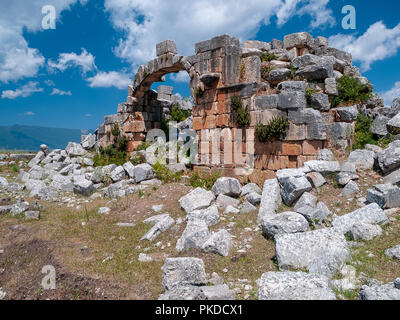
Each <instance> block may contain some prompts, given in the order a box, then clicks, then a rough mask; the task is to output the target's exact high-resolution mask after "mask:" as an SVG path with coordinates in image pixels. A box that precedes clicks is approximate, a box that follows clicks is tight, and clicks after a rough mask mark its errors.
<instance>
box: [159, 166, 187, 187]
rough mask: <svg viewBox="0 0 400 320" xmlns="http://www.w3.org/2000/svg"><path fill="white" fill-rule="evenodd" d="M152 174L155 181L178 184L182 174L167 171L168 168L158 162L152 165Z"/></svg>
mask: <svg viewBox="0 0 400 320" xmlns="http://www.w3.org/2000/svg"><path fill="white" fill-rule="evenodd" d="M153 170H154V174H155V175H156V177H157V179H159V180H161V181H163V182H164V183H168V182H179V181H180V180H181V178H182V174H183V173H182V172H172V171H170V170H168V168H167V167H166V166H164V165H162V164H160V163H159V162H157V163H156V164H155V165H153Z"/></svg>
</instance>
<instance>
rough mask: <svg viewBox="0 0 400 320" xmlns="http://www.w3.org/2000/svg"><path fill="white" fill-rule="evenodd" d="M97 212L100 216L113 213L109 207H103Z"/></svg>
mask: <svg viewBox="0 0 400 320" xmlns="http://www.w3.org/2000/svg"><path fill="white" fill-rule="evenodd" d="M97 212H98V214H109V213H110V212H111V209H110V208H108V207H101V208H99V210H98V211H97Z"/></svg>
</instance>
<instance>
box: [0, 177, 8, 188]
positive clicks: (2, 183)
mask: <svg viewBox="0 0 400 320" xmlns="http://www.w3.org/2000/svg"><path fill="white" fill-rule="evenodd" d="M7 187H8V181H7V179H6V178H3V177H0V188H7Z"/></svg>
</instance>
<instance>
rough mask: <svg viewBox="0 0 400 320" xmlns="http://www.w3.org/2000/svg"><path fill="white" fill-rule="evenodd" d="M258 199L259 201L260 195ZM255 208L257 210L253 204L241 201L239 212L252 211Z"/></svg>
mask: <svg viewBox="0 0 400 320" xmlns="http://www.w3.org/2000/svg"><path fill="white" fill-rule="evenodd" d="M260 201H261V196H260ZM256 210H257V208H256V207H255V206H254V205H252V204H251V203H250V202H249V201H244V202H243V203H242V205H241V206H240V213H244V214H246V213H250V212H254V211H256Z"/></svg>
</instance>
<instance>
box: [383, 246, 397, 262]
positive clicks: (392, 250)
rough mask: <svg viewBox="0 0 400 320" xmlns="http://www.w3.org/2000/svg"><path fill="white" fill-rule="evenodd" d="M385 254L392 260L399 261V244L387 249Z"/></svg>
mask: <svg viewBox="0 0 400 320" xmlns="http://www.w3.org/2000/svg"><path fill="white" fill-rule="evenodd" d="M385 254H386V255H387V256H388V257H389V258H392V259H398V260H400V244H399V245H397V246H395V247H393V248H389V249H387V250H386V251H385Z"/></svg>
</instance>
